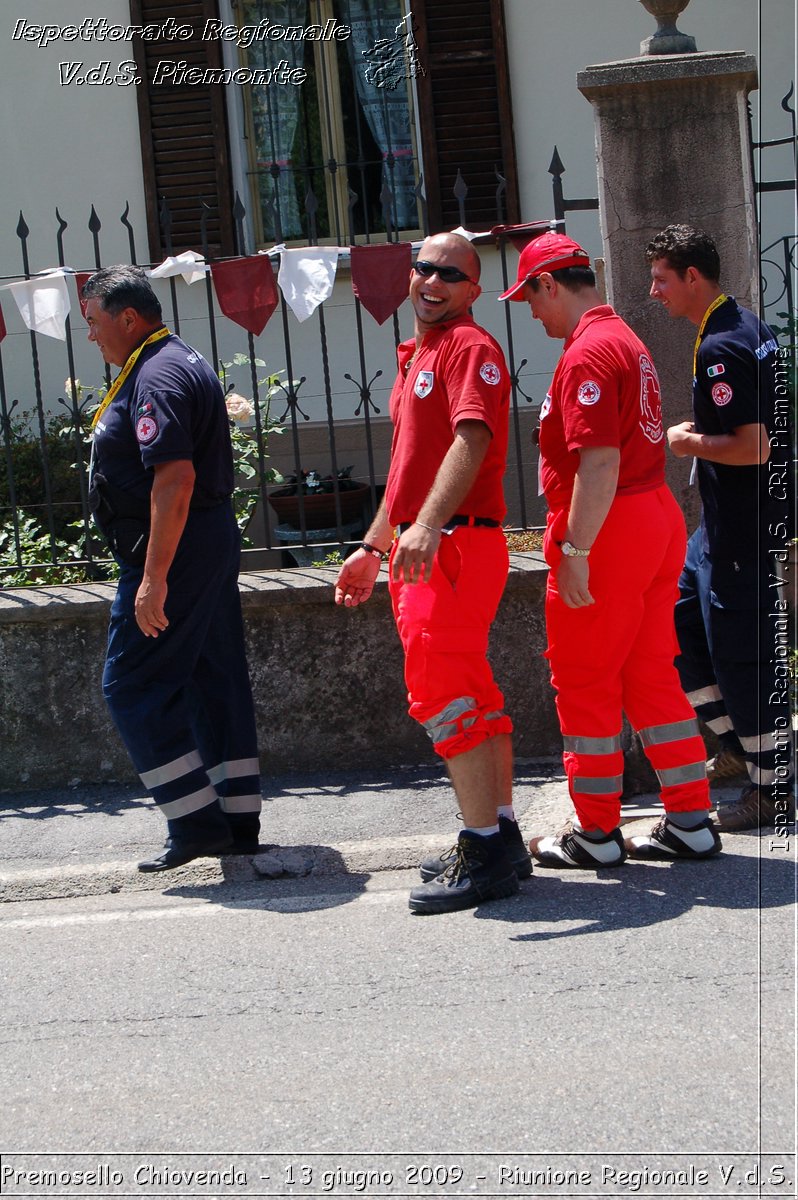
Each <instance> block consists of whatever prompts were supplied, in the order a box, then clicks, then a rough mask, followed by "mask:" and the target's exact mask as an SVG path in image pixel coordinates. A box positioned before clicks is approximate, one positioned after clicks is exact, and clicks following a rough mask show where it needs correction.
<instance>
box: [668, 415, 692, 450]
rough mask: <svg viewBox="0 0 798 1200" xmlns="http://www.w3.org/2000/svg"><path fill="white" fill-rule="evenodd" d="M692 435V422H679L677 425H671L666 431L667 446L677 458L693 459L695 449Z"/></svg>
mask: <svg viewBox="0 0 798 1200" xmlns="http://www.w3.org/2000/svg"><path fill="white" fill-rule="evenodd" d="M694 433H695V425H694V424H693V422H692V421H680V422H679V424H678V425H671V427H670V429H669V430H668V445H669V446H670V448H671V450H672V451H673V453H674V454H675V455H676V457H677V458H691V457H694V455H695V447H694V443H693V441H692V434H694Z"/></svg>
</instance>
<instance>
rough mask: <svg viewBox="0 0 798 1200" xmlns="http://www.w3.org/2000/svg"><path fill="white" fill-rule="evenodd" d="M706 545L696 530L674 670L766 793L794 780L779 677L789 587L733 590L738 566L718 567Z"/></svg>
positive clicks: (682, 583) (682, 582)
mask: <svg viewBox="0 0 798 1200" xmlns="http://www.w3.org/2000/svg"><path fill="white" fill-rule="evenodd" d="M704 543H705V534H704V530H703V528H702V527H701V526H699V528H698V529H697V530H696V531H695V533H694V534H693V535H692V537H691V538H690V541H689V542H688V545H687V556H686V559H685V565H684V570H683V572H682V575H681V578H680V579H679V600H678V602H677V604H676V614H675V615H676V634H677V637H678V639H679V648H680V654H679V657H678V658H677V659H676V666H677V669H678V671H679V677H680V679H681V683H682V687H683V688H684V690H685V692H686V693H687V698H688V700H689V701H690V703H691V704H692V705H693V708H694V709H695V711H696V713H697V715H698V716H699V717H700V718H701V719H702V720H703V721H704V722H705V724H706V725H708V726H709V728H710V729H711V730H712V731H713V732H714V733H715V734H717V735H718V737H719V738H720V740H721V742H722V743H725V744H726V745H729V746H732V747H734V748H736V749H738V750H742V753H743V754H744V755H745V758H746V762H747V764H748V774H749V776H750V778H751V781H752V782H753V783H755V784H756V785H757V787H761V788H769V787H772V786H773V784H774V782H775V781H776V780H777V777H778V778H779V779H780V780H781V781H782V782H783V781H784V780H785V779H787V780H789V779H791V778H792V775H793V766H792V753H791V746H792V734H791V729H790V724H791V723H790V720H789V707H788V706H787V704H786V703H785V701H787V700H788V698H789V697H788V693H787V692H786V690H785V689H783V688H780V687H777V686H776V684H777V683H778V680H777V678H776V674H775V670H776V668H777V665H778V664H777V662H776V659H777V657H778V650H779V644H780V641H781V639H780V636H779V622H780V620H781V614H780V612H779V611H778V609H777V605H776V600H777V597H778V596H779V595H783V594H784V589H772V588H770V587H769V581H768V579H767V578H764V577H763V578H762V581H761V587H760V588H759V589H758V591H757V589H753V590H752V589H751V588H750V587H749V588H747V589H746V588H744V587H740V588H735V586H734V580H733V578H730V577H728V576H729V575H730V572H731V571H733V569H734V567H735V566H736V565H737V564H729V566H728V570H726V568H725V567H724V566H722V565H718V564H715V565H714V567H713V563H712V561H711V559H710V558H709V556H708V554H706V553H705V550H704ZM769 602H770V603H769ZM785 620H786V617H785ZM785 668H786V660H785Z"/></svg>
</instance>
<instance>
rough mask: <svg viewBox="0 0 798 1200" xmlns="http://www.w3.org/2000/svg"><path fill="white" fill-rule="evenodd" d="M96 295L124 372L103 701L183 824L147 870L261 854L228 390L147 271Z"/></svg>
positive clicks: (111, 499)
mask: <svg viewBox="0 0 798 1200" xmlns="http://www.w3.org/2000/svg"><path fill="white" fill-rule="evenodd" d="M83 297H84V299H85V301H86V308H85V312H86V320H87V322H88V325H89V341H92V342H95V343H96V345H97V347H98V349H99V350H100V353H101V354H102V356H103V358H104V359H105V361H106V362H107V363H111V364H113V365H115V366H118V367H121V368H122V370H121V372H120V374H119V376H118V377H117V379H116V380H115V382H114V383H113V385H112V386H111V388H110V390H109V391H108V393H107V395H106V396H105V398H104V400H103V403H102V405H101V407H100V409H99V411H98V412H97V414H96V416H95V418H94V440H93V447H92V468H91V490H90V495H91V499H92V505H93V508H94V515H95V519H96V521H97V523H98V525H99V526H100V528H101V530H102V531H103V533H104V534H105V536H106V538H107V539H108V542H109V545H110V546H111V549H112V551H113V553H114V556H115V557H116V558H117V560H118V562H119V564H120V570H121V574H120V579H119V587H118V590H117V594H116V598H115V600H114V603H113V607H112V609H111V623H110V628H109V635H108V654H107V658H106V663H105V671H104V674H103V693H104V695H105V698H106V701H107V703H108V707H109V709H110V712H111V715H112V717H113V719H114V722H115V724H116V726H117V729H118V730H119V733H120V734H121V736H122V740H123V741H124V743H125V746H126V747H127V750H128V752H129V754H130V757H131V759H132V761H133V765H134V766H135V768H136V770H137V771H138V772H139V774H140V776H141V779H142V781H143V783H144V784H145V786H146V787H147V788H148V789H149V790H150V791H151V792H152V795H153V797H154V799H155V802H156V803H157V805H158V806H159V808H160V809H161V812H162V813H163V814H164V816H165V818H166V821H167V827H168V838H167V843H166V847H165V849H164V851H163V853H161V854H160V855H158V856H156V857H154V858H152V859H151V860H149V861H147V862H142V863H139V870H141V871H164V870H169V869H171V868H173V867H178V866H181V865H182V864H183V863H186V862H190V861H191V860H192V859H194V858H198V857H200V856H202V855H207V854H219V853H225V852H228V853H254V852H256V851H257V848H258V835H259V831H260V808H261V796H260V773H259V765H258V747H257V735H256V730H255V715H254V709H253V702H252V692H251V688H250V682H249V675H248V672H247V663H246V657H245V651H244V634H243V624H242V618H241V602H240V597H239V593H238V568H239V555H240V543H239V535H238V529H237V526H236V522H235V518H234V514H233V509H232V505H231V502H230V497H231V494H232V491H233V461H232V452H231V446H230V428H229V421H228V417H227V411H226V409H225V404H224V395H223V392H222V388H221V385H220V383H219V380H218V379H217V377H216V375H215V374H214V372H213V371H212V370H211V368H210V367H209V365H208V364H207V363H206V362H205V360H204V359H203V358H202V356H201V355H200V354H199V353H198V352H197V351H196V350H192V349H191V347H190V346H187V345H186V344H185V342H183V341H181V340H180V338H178V337H175V336H174V335H173V334H171V333H169V331H168V330H167V329H166V328H165V327H164V324H163V321H162V319H161V307H160V304H159V302H158V299H157V297H156V296H155V293H154V292H153V290H152V288H151V286H150V284H149V281H148V280H147V278H146V275H145V274H144V272H143V271H142V270H141V269H140V268H138V267H129V266H117V267H107V268H105V269H103V270H101V271H97V272H96V274H94V275H92V276H91V278H90V279H89V280H88V282H87V283H86V285H85V287H84V289H83Z"/></svg>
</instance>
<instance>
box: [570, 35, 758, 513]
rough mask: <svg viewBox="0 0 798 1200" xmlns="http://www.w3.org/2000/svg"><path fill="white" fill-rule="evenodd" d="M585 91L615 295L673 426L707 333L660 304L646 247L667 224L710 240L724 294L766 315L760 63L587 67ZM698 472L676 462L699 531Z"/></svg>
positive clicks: (711, 58) (671, 461) (747, 58)
mask: <svg viewBox="0 0 798 1200" xmlns="http://www.w3.org/2000/svg"><path fill="white" fill-rule="evenodd" d="M577 86H578V87H579V90H580V91H581V92H582V93H583V95H585V96H586V97H587V99H588V100H589V101H590V103H591V104H592V105H593V109H594V115H595V125H596V153H597V160H598V182H599V204H600V212H601V226H602V236H603V241H604V254H605V259H606V276H607V295H608V299H609V302H610V303H611V304H613V305H614V307H615V309H616V310H617V311H618V312H619V313H620V315H621V316H622V317H623V318H624V319H625V320H627V321H628V322H629V324H630V325H631V326H632V327H633V329H634V330H635V331H636V332H637V333H638V334H639V335H640V337H642V339H643V341H644V342H645V343H646V344H647V345H648V347H649V348H650V350H651V352H652V356H653V358H654V362H655V364H656V367H657V371H658V373H659V376H660V380H661V382H662V391H663V396H662V398H663V410H664V417H665V423H666V425H671V424H673V423H674V422H675V421H679V420H686V419H687V418H688V417H689V416H690V392H691V381H692V360H693V345H694V343H695V334H696V330H695V327H694V326H693V325H691V324H690V323H689V322H688V321H686V320H684V319H673V318H671V317H669V316H668V314H667V313H666V312H665V310H664V309H663V308H662V307H661V305H659V304H658V303H657V302H656V301H654V300H651V299H649V296H648V290H649V287H650V283H651V280H650V275H649V270H650V269H649V267H648V264H647V263H646V260H645V248H646V245H647V243H648V242H649V241H650V239H651V237H652V236H653V235H654V234H655V233H657V232H658V231H659V230H660V229H662V228H663V227H664V226H665V225H670V224H672V223H675V222H684V223H685V224H688V225H695V226H697V227H698V228H701V229H705V230H706V231H707V233H709V234H710V235H711V236H712V237H713V238H714V240H715V242H716V244H717V247H718V251H719V253H720V259H721V268H722V274H721V285H722V286H723V288H724V290H725V291H727V292H728V293H729V294H731V295H734V296H736V297H737V299H738V300H740V302H741V303H743V304H746V305H749V306H752V307H756V304H757V301H758V293H759V275H758V259H757V228H756V209H755V204H754V184H753V177H752V167H751V150H750V133H749V126H748V116H747V104H746V101H747V97H748V93H749V92H750V91H752V90H753V89H755V88H756V87H757V70H756V60H755V58H753V56H751V55H747V54H744V53H742V52H739V53H724V54H684V55H673V56H667V57H663V58H652V57H648V56H647V57H645V58H635V59H629V60H626V61H624V62H612V63H602V64H600V65H597V66H591V67H587V68H586V69H585V70H584V71H581V72H580V73H579V74H578V76H577ZM689 473H690V464H689V462H687V461H685V460H681V461H680V460H677V459H675V458H674V457H673V456H672V455H669V456H668V481H669V483H670V485H671V487H672V488H673V490H674V492H675V493H676V495H677V498H678V499H679V501H680V503H681V504H682V507H683V509H684V511H685V513H686V515H687V518H688V524H689V525H690V527H691V528H692V526H693V525H694V523H695V519H696V516H697V512H698V502H697V497H696V495H695V492H696V489H695V488H691V487H690V486H689Z"/></svg>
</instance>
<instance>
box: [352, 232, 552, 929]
mask: <svg viewBox="0 0 798 1200" xmlns="http://www.w3.org/2000/svg"><path fill="white" fill-rule="evenodd" d="M479 271H480V262H479V256H478V255H477V253H476V251H475V250H474V248H473V247H472V246H471V244H470V242H469V241H468V240H467V239H466V238H463V237H460V236H459V235H458V234H451V233H444V234H437V235H436V236H434V237H430V238H427V240H426V241H425V242H424V244H423V245H422V247H421V250H420V251H419V255H418V261H417V262H416V264H415V266H414V267H413V271H412V272H411V275H410V300H411V303H412V305H413V310H414V312H415V337H414V338H412V339H411V340H410V341H407V342H403V343H402V345H400V347H399V350H398V359H399V373H398V376H397V379H396V382H395V384H394V388H393V392H392V394H391V418H392V420H393V423H394V436H393V444H392V447H391V465H390V470H389V473H388V482H387V486H386V489H385V498H384V500H383V503H382V504H381V506H380V510H379V512H378V513H377V516H376V517H375V519H374V521H373V522H372V524H371V526H370V528H369V530H368V532H367V534H366V540H365V542H364V543H363V545H362V546H361V547H360V548H359V549H358V550H356V551H355V553H354V554H352V555H351V556H350V557H349V558H347V560H346V562H345V563H344V565H343V566H342V568H341V571H340V573H339V575H338V580H337V582H336V588H335V600H336V603H337V604H344V605H346V606H347V607H352V606H354V605H358V604H362V603H364V601H366V600H368V598H369V596H370V595H371V593H372V590H373V587H374V581H375V579H376V578H377V573H378V571H379V568H380V560H381V558H382V556H383V554H385V553H386V552H387V551H388V548H389V547H391V546H392V549H391V561H390V590H391V600H392V604H393V610H394V616H395V618H396V624H397V628H398V631H399V636H400V638H401V640H402V645H403V648H404V652H405V680H406V683H407V688H408V699H409V702H410V715H411V716H412V717H414V718H415V720H417V721H419V722H420V723H421V724H422V725H423V726H424V728H425V729H426V731H427V733H428V734H429V736H430V738H431V739H432V743H433V746H434V748H435V751H436V753H437V754H439V755H440V756H441V757H442V758H443V759H444V760H445V762H446V766H447V769H448V772H449V777H450V779H451V781H452V785H453V787H454V790H455V793H456V796H457V800H458V803H459V806H460V810H461V812H462V814H463V820H464V823H465V828H464V829H463V830H462V831H461V832H460V835H459V838H458V841H457V845H456V846H455V847H454V848H453V850H451V851H449V852H447V853H446V854H443V855H441V856H436V857H434V858H432V859H429V860H427V861H426V862H424V863H422V866H421V874H422V879H424V880H425V882H424V883H423V884H422V885H421V886H420V887H417V888H414V889H413V891H412V892H411V895H410V908H411V910H412V911H413V912H416V913H437V912H452V911H454V910H456V909H462V908H471V907H473V906H474V905H476V904H479V903H480V902H481V901H483V900H494V899H498V898H500V897H504V896H510V895H512V894H513V893H514V892H516V891H517V890H518V880H519V878H524V877H526V876H528V875H530V874H531V870H532V865H531V861H530V858H529V855H528V853H527V851H526V848H525V846H524V843H523V839H522V837H521V834H520V832H519V829H518V825H517V824H516V821H515V817H514V814H513V809H512V747H511V738H510V734H511V731H512V722H511V721H510V718H509V717H508V716H507V715H506V714H505V712H504V697H503V696H502V693H501V691H500V690H499V688H498V686H497V684H496V682H495V680H494V678H493V674H492V672H491V669H490V666H489V664H488V661H487V657H486V651H487V647H488V632H489V629H490V625H491V622H492V621H493V618H494V616H495V613H496V609H497V607H498V604H499V600H500V598H501V594H502V591H503V590H504V585H505V582H506V579H507V571H508V554H507V543H506V540H505V537H504V533H503V531H502V527H501V523H502V520H503V518H504V515H505V505H504V495H503V491H502V478H503V476H504V469H505V460H506V455H507V433H508V414H509V396H510V376H509V372H508V370H507V366H506V364H505V361H504V355H503V354H502V351H501V349H500V347H499V345H498V344H497V342H495V341H494V339H493V338H492V337H491V336H490V334H488V333H487V332H486V331H485V330H484V329H481V328H480V327H479V326H478V325H477V324H476V323H475V322H474V320H473V319H472V317H471V316H470V313H469V309H470V307H471V305H472V304H473V302H474V301H475V300H476V298H477V296H479V294H480V290H481V289H480V286H479V282H478V281H479ZM394 529H396V530H397V531H398V534H399V537H398V540H396V541H393V530H394ZM392 543H393V544H392Z"/></svg>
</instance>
